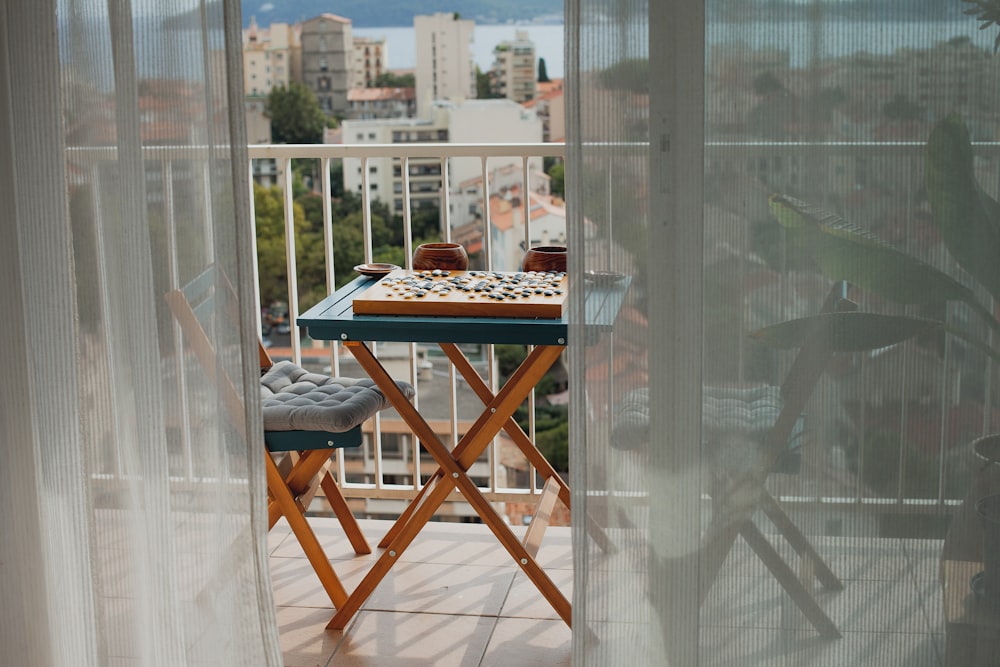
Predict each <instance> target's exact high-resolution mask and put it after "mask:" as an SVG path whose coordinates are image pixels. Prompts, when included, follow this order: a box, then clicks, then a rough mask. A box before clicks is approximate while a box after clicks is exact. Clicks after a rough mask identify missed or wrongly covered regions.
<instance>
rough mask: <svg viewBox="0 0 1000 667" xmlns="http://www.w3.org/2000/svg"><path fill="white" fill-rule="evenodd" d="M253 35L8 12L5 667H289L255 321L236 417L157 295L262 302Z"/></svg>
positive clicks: (82, 0) (216, 9)
mask: <svg viewBox="0 0 1000 667" xmlns="http://www.w3.org/2000/svg"><path fill="white" fill-rule="evenodd" d="M240 23H241V20H240V6H239V2H236V1H231V0H224V1H223V2H212V3H209V2H197V1H185V0H171V1H159V0H158V1H157V2H130V1H129V0H107V2H103V1H95V0H61V1H59V2H56V1H55V0H42V1H41V2H30V3H26V2H4V3H3V4H2V5H0V132H2V133H3V138H2V140H0V145H3V146H4V149H3V150H2V151H0V196H2V199H3V201H4V207H5V213H4V220H5V223H4V226H3V229H4V236H3V242H2V243H0V271H2V273H3V290H2V294H0V302H2V304H3V316H2V317H0V329H2V334H0V340H2V341H3V343H4V353H5V354H4V358H5V365H6V372H5V373H4V381H3V382H2V383H0V415H2V418H0V437H2V443H3V449H2V452H3V462H2V464H0V505H2V507H3V512H2V513H0V517H2V518H0V534H2V535H3V538H2V539H0V597H2V599H3V600H4V605H3V611H2V612H0V662H3V663H4V664H12V665H13V664H19V665H183V664H219V665H223V664H226V665H264V664H279V663H280V651H279V649H278V643H277V637H276V623H275V620H274V608H273V604H272V601H271V593H270V581H269V575H268V570H267V557H266V553H265V542H266V540H265V539H264V537H265V536H264V533H265V532H266V522H265V520H264V518H263V516H264V511H263V510H264V504H263V503H264V498H265V496H266V493H265V491H264V482H263V472H262V465H261V462H262V459H261V452H262V448H261V443H260V442H259V438H258V437H256V436H255V435H254V436H251V437H250V438H249V439H247V438H246V437H243V436H241V435H240V433H250V434H257V433H259V432H260V430H261V429H260V415H259V407H258V400H259V399H258V396H257V392H258V388H257V381H256V377H257V371H256V366H257V362H256V349H255V344H254V339H255V324H254V312H253V310H254V309H253V307H252V306H248V307H246V308H243V309H242V311H243V312H242V314H241V318H240V322H239V323H237V324H234V325H233V327H232V328H231V329H228V330H227V329H222V330H217V331H214V332H212V336H213V337H214V339H215V343H216V348H217V349H218V350H220V351H221V350H227V349H230V350H234V351H235V354H228V355H220V370H222V371H224V372H225V373H226V374H227V375H229V376H230V377H231V378H233V380H234V381H235V382H236V383H237V386H238V387H240V388H241V390H242V391H243V394H244V396H245V397H246V401H245V402H246V405H247V411H246V416H245V423H243V424H232V423H231V422H229V421H227V418H226V414H225V411H224V410H222V409H221V404H220V402H219V400H218V396H217V395H216V393H215V392H214V391H213V390H212V389H211V386H212V384H211V382H210V381H209V378H208V377H207V376H206V375H205V373H204V371H202V370H201V369H200V368H199V366H198V365H197V363H195V362H194V361H193V358H192V355H191V354H189V350H188V349H187V347H186V344H185V343H184V341H183V340H181V338H180V337H179V333H178V330H177V328H176V326H175V325H174V323H173V321H172V320H171V317H170V314H169V311H168V310H167V309H166V307H165V302H164V299H163V296H164V294H165V293H166V292H167V291H168V290H170V289H172V288H174V287H177V286H179V285H183V284H184V283H185V282H187V281H188V280H190V279H192V278H193V277H194V276H196V275H197V274H198V273H199V272H200V271H202V270H203V269H204V268H206V267H208V266H209V265H214V266H216V267H220V268H221V269H222V270H223V271H224V272H225V273H226V274H227V275H228V276H229V278H230V279H231V280H232V282H233V284H234V285H235V287H236V290H237V292H238V294H239V295H240V296H241V302H242V303H246V304H252V303H253V297H252V295H253V287H252V256H251V254H250V253H251V238H252V236H251V235H252V234H253V227H252V221H251V220H250V218H249V214H248V201H247V198H248V197H247V195H248V188H247V183H246V178H247V177H246V173H247V171H246V165H247V164H248V162H247V159H246V141H245V136H244V134H245V130H244V122H243V117H242V115H243V111H242V79H241V76H242V75H241V72H242V64H241V53H240V44H241V40H240V34H239V31H240ZM241 350H242V351H244V352H243V353H242V354H241V353H240V351H241Z"/></svg>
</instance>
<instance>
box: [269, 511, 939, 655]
mask: <svg viewBox="0 0 1000 667" xmlns="http://www.w3.org/2000/svg"><path fill="white" fill-rule="evenodd" d="M312 523H313V525H314V527H315V529H316V532H317V535H318V536H319V538H320V540H321V542H322V543H323V546H324V548H326V550H327V553H328V554H329V555H330V557H331V558H332V559H333V560H334V567H335V569H336V570H337V572H338V574H339V575H340V576H341V578H342V580H343V581H344V584H345V586H346V587H347V588H348V590H351V589H352V588H353V587H354V586H355V585H356V584H357V582H358V581H359V580H360V579H361V577H362V576H364V573H365V572H366V571H367V570H368V568H369V567H370V565H371V563H372V562H373V560H374V558H375V557H377V550H376V554H375V555H373V556H365V557H354V556H353V552H351V551H350V547H349V545H347V543H346V540H344V539H343V538H342V537H340V535H341V533H340V529H339V524H337V522H336V521H335V520H334V519H312ZM361 525H362V530H363V531H364V533H365V535H367V536H368V538H369V541H370V542H371V543H372V546H373V547H374V545H375V543H377V541H378V540H379V539H380V538H381V536H382V535H383V534H384V533H385V531H386V530H387V529H388V527H389V526H390V525H391V524H390V522H387V521H368V520H366V521H362V522H361ZM815 544H816V546H817V548H818V550H819V551H820V553H821V554H822V555H823V556H824V558H826V559H827V562H828V563H829V564H830V565H831V567H832V568H833V569H834V571H835V572H836V573H837V574H838V575H839V576H840V577H841V579H842V580H843V582H844V585H845V586H844V590H843V591H839V592H824V591H821V590H819V589H817V591H818V592H817V599H818V601H819V603H820V605H821V606H822V607H823V608H824V609H825V610H826V612H827V613H828V614H829V615H830V617H831V618H832V619H833V621H834V623H836V625H837V626H838V627H839V628H840V630H841V631H842V632H843V635H844V636H843V638H842V639H837V640H824V639H822V638H820V637H819V636H818V635H817V634H816V632H815V631H813V630H812V628H811V627H810V626H809V625H808V624H807V622H806V621H805V620H804V618H803V617H802V615H801V614H800V613H799V612H798V609H797V608H796V607H795V606H794V604H793V603H792V602H791V600H790V599H789V597H788V596H787V595H786V594H785V593H784V591H783V590H782V589H781V588H780V586H779V585H778V584H777V583H776V581H775V580H774V579H773V578H771V577H770V575H769V574H768V572H767V571H766V569H765V568H764V566H763V565H762V564H761V563H760V561H758V560H757V559H756V558H755V557H754V556H753V554H752V553H751V552H750V551H749V549H747V548H746V547H745V545H743V543H742V542H738V544H737V547H736V548H734V550H733V552H732V554H731V555H730V557H729V560H728V561H727V563H726V566H725V567H724V569H723V573H722V575H721V576H720V578H719V580H718V581H717V582H716V584H715V586H714V587H713V588H712V591H711V593H710V595H709V599H708V600H707V601H706V603H705V605H704V607H703V608H702V612H701V635H700V645H701V655H700V661H699V664H700V665H705V666H708V665H719V666H722V665H726V666H728V665H735V666H739V665H755V666H756V665H768V666H772V665H773V666H778V665H782V666H784V665H789V666H790V665H823V666H827V665H829V666H830V667H833V666H835V665H837V666H839V665H858V666H859V667H860V666H864V665H879V666H880V667H883V666H896V665H898V666H900V667H903V666H906V667H922V666H928V667H930V666H932V665H933V666H938V665H942V664H943V660H942V655H943V651H944V623H943V620H942V611H941V586H940V583H939V579H938V562H939V561H938V559H939V556H940V549H941V543H940V541H934V540H889V539H859V538H850V539H848V538H818V539H817V540H816V542H815ZM269 546H270V549H271V559H270V560H271V574H272V578H273V583H274V591H275V592H274V595H275V602H276V604H277V618H278V630H279V633H280V636H281V647H282V651H283V653H284V657H285V664H286V665H287V667H307V666H308V667H313V666H327V665H331V666H339V665H373V666H374V665H378V666H379V667H383V666H391V665H491V666H493V665H511V666H517V667H521V666H523V665H545V666H550V665H568V664H570V641H571V632H570V629H569V628H568V627H566V625H565V624H564V623H563V622H562V621H561V620H559V618H558V617H557V615H556V614H555V612H554V611H553V610H552V608H551V607H550V606H549V605H548V603H547V602H546V601H545V600H544V599H543V598H542V597H541V595H540V594H539V593H538V591H537V590H536V589H535V588H534V586H532V584H531V583H530V582H529V581H528V580H527V579H526V578H525V577H524V575H523V574H522V573H520V571H519V570H518V569H517V567H516V566H515V564H514V563H513V561H511V559H510V558H509V556H508V555H507V554H506V552H505V551H504V550H503V548H502V547H501V546H500V545H499V543H498V542H497V541H496V539H495V538H494V537H493V536H492V534H490V533H489V531H488V530H487V528H486V527H485V526H483V525H481V524H456V523H431V524H429V525H428V527H427V528H426V529H425V530H424V531H423V532H422V533H421V534H420V536H418V538H417V539H416V540H415V541H414V543H413V544H412V545H411V546H410V548H409V549H408V550H407V551H406V552H404V554H403V556H402V557H401V560H400V562H399V564H398V565H397V566H396V567H395V568H394V569H393V570H392V571H390V573H389V575H388V576H387V577H386V579H385V580H384V581H383V582H382V583H381V584H380V585H379V587H378V588H377V589H376V591H375V593H374V594H373V595H372V596H371V598H369V600H368V601H367V602H366V603H365V605H364V606H363V607H362V609H361V611H360V612H359V613H358V614H357V615H356V616H355V618H354V619H353V620H352V621H351V623H350V625H349V626H348V627H347V629H346V630H345V631H344V632H337V631H330V630H326V629H325V626H326V623H327V622H328V621H329V620H330V618H331V617H332V615H333V608H332V606H331V605H330V601H329V599H327V597H326V595H325V593H324V592H323V590H322V589H321V587H320V586H319V582H318V580H317V579H316V577H315V575H314V574H313V572H312V570H311V568H310V567H309V564H308V561H306V559H305V556H304V554H303V552H302V550H301V549H300V548H299V546H298V543H297V542H296V541H295V539H294V537H293V536H291V535H290V533H289V531H288V528H287V525H285V524H283V523H279V524H278V525H277V526H275V528H274V530H273V531H272V532H271V534H270V535H269ZM539 561H540V563H541V564H542V565H543V567H545V568H546V571H547V572H548V573H549V575H550V576H551V577H552V579H553V581H554V582H555V583H556V585H558V586H559V587H560V588H561V589H562V591H563V592H564V593H565V594H566V595H567V597H570V599H572V596H571V587H572V557H571V550H570V532H569V529H568V528H558V527H553V528H550V529H549V531H548V532H547V533H546V536H545V540H544V542H543V545H542V549H541V551H540V552H539Z"/></svg>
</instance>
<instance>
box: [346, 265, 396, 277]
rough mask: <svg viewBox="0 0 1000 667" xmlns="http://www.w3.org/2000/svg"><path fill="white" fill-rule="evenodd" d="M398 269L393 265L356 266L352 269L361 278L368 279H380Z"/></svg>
mask: <svg viewBox="0 0 1000 667" xmlns="http://www.w3.org/2000/svg"><path fill="white" fill-rule="evenodd" d="M398 268H399V267H398V266H396V265H395V264H380V263H376V264H358V265H357V266H355V267H354V270H355V271H357V272H358V273H360V274H361V275H363V276H368V277H369V278H381V277H382V276H384V275H387V274H389V273H392V272H393V271H395V270H396V269H398Z"/></svg>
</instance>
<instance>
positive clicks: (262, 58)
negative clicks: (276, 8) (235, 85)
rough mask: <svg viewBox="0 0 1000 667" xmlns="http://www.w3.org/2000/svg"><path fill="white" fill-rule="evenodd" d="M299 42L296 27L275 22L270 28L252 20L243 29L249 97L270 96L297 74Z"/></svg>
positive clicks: (244, 62)
mask: <svg viewBox="0 0 1000 667" xmlns="http://www.w3.org/2000/svg"><path fill="white" fill-rule="evenodd" d="M299 56H300V43H299V35H298V32H297V27H296V26H291V25H289V24H287V23H272V24H271V25H270V26H268V27H267V28H261V27H259V26H258V25H257V20H256V19H255V18H251V19H250V27H249V28H247V29H246V30H244V31H243V90H244V92H245V94H246V95H247V97H267V95H268V93H270V92H271V90H272V89H273V88H276V87H278V86H287V85H288V83H289V82H290V81H294V80H296V79H297V77H298V70H299V66H300V62H299Z"/></svg>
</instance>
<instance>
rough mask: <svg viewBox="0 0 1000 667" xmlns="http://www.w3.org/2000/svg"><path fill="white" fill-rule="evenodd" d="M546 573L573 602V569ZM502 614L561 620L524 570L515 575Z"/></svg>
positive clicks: (505, 615)
mask: <svg viewBox="0 0 1000 667" xmlns="http://www.w3.org/2000/svg"><path fill="white" fill-rule="evenodd" d="M546 574H547V575H548V576H549V578H550V579H551V580H552V583H553V584H555V586H556V588H558V589H559V590H560V592H562V594H563V595H565V596H566V599H567V600H568V601H569V602H570V604H572V602H573V571H572V570H555V569H554V570H549V571H547V572H546ZM500 615H501V616H504V617H517V618H539V619H541V618H545V619H552V620H558V621H561V618H560V617H559V614H558V613H556V610H555V609H554V608H553V607H552V605H551V604H550V603H549V601H548V600H546V599H545V596H543V595H542V593H541V591H539V590H538V588H537V587H536V586H535V584H534V583H533V582H532V581H531V580H530V579H528V575H526V574H525V573H524V572H518V573H517V575H516V576H515V577H514V583H513V585H512V586H511V587H510V592H509V593H508V594H507V599H506V600H505V601H504V604H503V609H502V610H501V611H500Z"/></svg>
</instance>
